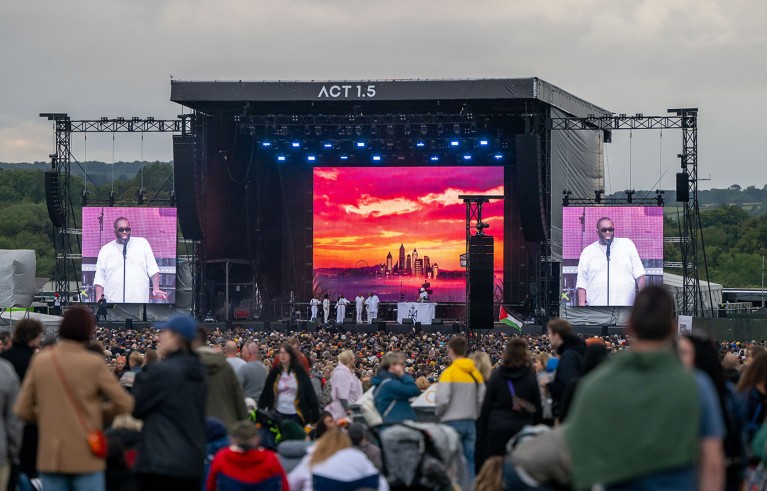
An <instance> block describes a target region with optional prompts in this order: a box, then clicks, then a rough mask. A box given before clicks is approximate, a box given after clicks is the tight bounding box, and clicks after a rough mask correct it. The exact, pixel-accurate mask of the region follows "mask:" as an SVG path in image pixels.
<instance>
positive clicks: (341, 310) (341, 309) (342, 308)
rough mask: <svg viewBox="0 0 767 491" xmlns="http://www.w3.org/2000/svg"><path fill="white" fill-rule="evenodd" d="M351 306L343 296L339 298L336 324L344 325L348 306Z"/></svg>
mask: <svg viewBox="0 0 767 491" xmlns="http://www.w3.org/2000/svg"><path fill="white" fill-rule="evenodd" d="M347 305H349V301H348V300H346V299H345V298H344V295H343V294H341V295H339V296H338V302H336V324H343V322H344V318H345V317H346V306H347Z"/></svg>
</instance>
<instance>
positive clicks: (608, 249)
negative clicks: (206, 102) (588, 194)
mask: <svg viewBox="0 0 767 491" xmlns="http://www.w3.org/2000/svg"><path fill="white" fill-rule="evenodd" d="M127 255H128V241H127V240H126V241H125V242H123V259H125V257H126V256H127ZM607 257H610V246H607Z"/></svg>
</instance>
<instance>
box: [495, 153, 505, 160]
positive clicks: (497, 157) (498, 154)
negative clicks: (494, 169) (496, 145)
mask: <svg viewBox="0 0 767 491" xmlns="http://www.w3.org/2000/svg"><path fill="white" fill-rule="evenodd" d="M493 157H494V158H495V160H501V159H502V158H503V155H501V154H500V153H497V154H495V155H493Z"/></svg>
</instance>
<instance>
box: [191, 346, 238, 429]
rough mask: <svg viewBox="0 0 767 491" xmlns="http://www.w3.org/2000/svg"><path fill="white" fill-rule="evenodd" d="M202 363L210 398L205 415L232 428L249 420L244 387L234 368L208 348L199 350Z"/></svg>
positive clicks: (198, 353)
mask: <svg viewBox="0 0 767 491" xmlns="http://www.w3.org/2000/svg"><path fill="white" fill-rule="evenodd" d="M197 355H198V356H199V357H200V361H201V362H202V364H203V365H205V371H206V373H207V381H208V397H207V402H206V403H205V415H206V416H208V417H211V418H216V419H219V420H221V422H223V423H224V426H225V427H226V428H231V427H232V425H234V423H236V422H238V421H242V420H245V419H248V408H246V407H245V396H244V395H243V394H242V385H240V380H239V379H238V378H237V375H235V373H234V370H233V369H232V366H231V365H230V364H229V363H227V361H226V358H224V356H223V355H222V354H220V353H214V352H213V351H212V350H209V349H208V348H202V349H198V350H197Z"/></svg>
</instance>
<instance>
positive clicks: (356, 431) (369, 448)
mask: <svg viewBox="0 0 767 491" xmlns="http://www.w3.org/2000/svg"><path fill="white" fill-rule="evenodd" d="M347 433H348V434H349V438H351V440H352V446H353V447H354V448H356V449H359V450H360V451H362V453H364V454H365V456H366V457H367V458H368V459H369V460H370V461H371V462H372V463H373V465H374V466H376V469H378V470H381V469H383V459H382V458H381V449H380V448H378V447H377V446H375V445H374V444H372V443H370V439H369V438H368V430H367V427H366V426H365V425H363V424H362V423H352V424H350V425H349V429H348V431H347Z"/></svg>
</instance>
